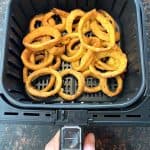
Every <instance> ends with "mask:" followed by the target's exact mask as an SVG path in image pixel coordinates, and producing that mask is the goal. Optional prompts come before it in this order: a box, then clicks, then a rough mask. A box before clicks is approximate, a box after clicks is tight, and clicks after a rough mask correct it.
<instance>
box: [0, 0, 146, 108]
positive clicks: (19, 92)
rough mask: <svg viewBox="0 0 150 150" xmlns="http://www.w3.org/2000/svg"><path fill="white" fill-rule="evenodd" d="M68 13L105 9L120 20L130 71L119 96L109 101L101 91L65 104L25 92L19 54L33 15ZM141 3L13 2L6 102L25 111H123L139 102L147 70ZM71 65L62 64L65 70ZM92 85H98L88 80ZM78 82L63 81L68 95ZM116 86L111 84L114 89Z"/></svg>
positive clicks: (6, 53)
mask: <svg viewBox="0 0 150 150" xmlns="http://www.w3.org/2000/svg"><path fill="white" fill-rule="evenodd" d="M54 7H56V8H60V9H63V10H66V11H70V10H72V9H76V8H81V9H83V10H85V11H88V10H91V9H92V8H96V9H103V10H106V11H107V12H108V13H110V14H111V15H112V16H113V17H114V18H115V20H116V21H117V23H118V25H119V27H120V32H121V48H122V49H123V51H124V52H125V53H126V54H127V57H128V69H127V72H126V73H125V79H124V87H123V91H122V93H121V94H120V95H118V96H116V97H113V98H110V97H107V96H106V95H105V94H103V93H102V92H99V93H95V94H86V93H84V94H83V95H82V96H81V97H79V98H78V99H77V100H76V101H74V102H65V101H63V100H62V99H61V98H60V97H59V96H54V97H50V98H47V99H46V100H44V101H42V102H35V101H33V100H32V98H30V97H29V96H28V95H27V94H26V91H25V89H24V84H23V79H22V69H23V64H22V62H21V59H20V55H21V53H22V51H23V49H24V47H23V45H22V39H23V37H24V36H25V35H26V34H27V32H28V27H29V22H30V20H31V18H32V17H33V16H35V15H36V14H40V13H45V12H48V11H49V10H50V9H52V8H54ZM140 11H141V9H140V4H139V1H138V0H122V1H121V0H82V2H81V1H79V0H74V1H71V0H11V2H10V5H9V8H8V20H7V27H6V28H7V32H6V37H5V46H4V49H3V50H2V68H1V69H2V70H1V73H2V78H1V85H0V86H1V90H2V94H3V96H4V97H5V98H6V99H7V101H8V102H9V103H11V104H13V105H15V106H17V107H22V108H40V109H42V108H47V109H48V108H68V109H71V108H75V109H77V108H83V109H98V108H107V109H109V108H122V107H127V106H129V105H131V104H133V103H134V102H136V101H137V100H139V99H140V97H141V96H142V94H143V93H144V90H145V71H144V63H143V43H142V29H141V15H140ZM69 67H70V66H69V65H68V64H67V63H65V62H63V63H62V69H67V68H69ZM47 82H48V80H47V79H46V78H45V79H40V80H38V81H37V82H36V86H37V87H38V88H41V87H43V86H44V85H45V84H47ZM87 84H88V85H89V86H94V85H96V84H97V81H96V80H93V79H91V78H89V79H88V80H87ZM76 86H77V85H76V81H75V80H74V79H73V78H72V77H66V78H65V79H64V89H65V92H68V93H69V92H73V91H74V90H75V88H76ZM114 87H116V83H115V82H114V81H111V87H110V88H112V89H113V88H114Z"/></svg>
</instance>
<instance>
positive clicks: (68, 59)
mask: <svg viewBox="0 0 150 150" xmlns="http://www.w3.org/2000/svg"><path fill="white" fill-rule="evenodd" d="M83 53H84V48H83V46H81V45H80V48H79V50H78V51H77V52H76V53H75V54H74V55H72V56H67V55H65V54H63V55H61V58H62V60H64V61H66V62H73V61H77V60H79V59H80V58H81V57H82V55H83Z"/></svg>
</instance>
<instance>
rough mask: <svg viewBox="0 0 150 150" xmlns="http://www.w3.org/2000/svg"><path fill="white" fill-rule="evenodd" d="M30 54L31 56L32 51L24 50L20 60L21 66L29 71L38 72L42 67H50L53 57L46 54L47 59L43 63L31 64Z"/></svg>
mask: <svg viewBox="0 0 150 150" xmlns="http://www.w3.org/2000/svg"><path fill="white" fill-rule="evenodd" d="M31 54H32V51H30V50H28V49H25V50H24V51H23V53H22V55H21V60H22V62H23V64H24V65H25V66H26V67H27V68H29V69H31V70H38V69H41V68H43V67H46V66H48V65H50V64H51V63H52V61H53V59H54V56H53V55H51V54H49V53H48V58H47V60H46V61H43V62H41V63H40V64H33V63H32V62H30V55H31Z"/></svg>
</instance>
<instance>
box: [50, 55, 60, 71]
mask: <svg viewBox="0 0 150 150" xmlns="http://www.w3.org/2000/svg"><path fill="white" fill-rule="evenodd" d="M55 59H56V63H55V64H54V65H50V67H51V68H52V69H54V70H58V69H59V67H60V65H61V59H60V57H58V56H57V57H55Z"/></svg>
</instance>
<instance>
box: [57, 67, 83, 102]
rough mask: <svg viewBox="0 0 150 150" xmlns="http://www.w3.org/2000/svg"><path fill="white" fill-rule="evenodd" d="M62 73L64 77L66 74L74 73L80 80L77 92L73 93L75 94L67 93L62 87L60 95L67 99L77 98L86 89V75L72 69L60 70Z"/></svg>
mask: <svg viewBox="0 0 150 150" xmlns="http://www.w3.org/2000/svg"><path fill="white" fill-rule="evenodd" d="M60 74H61V77H62V78H63V77H64V76H66V75H73V76H74V77H75V78H76V79H77V80H78V88H77V90H76V92H75V94H73V95H69V94H66V93H64V91H63V89H61V90H60V91H59V93H58V94H59V96H60V97H62V98H63V99H64V100H67V101H72V100H75V99H76V98H77V97H79V96H80V95H81V94H82V92H83V91H84V85H85V79H84V76H83V75H82V74H81V73H80V72H77V71H75V70H72V69H67V70H63V71H61V72H60Z"/></svg>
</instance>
